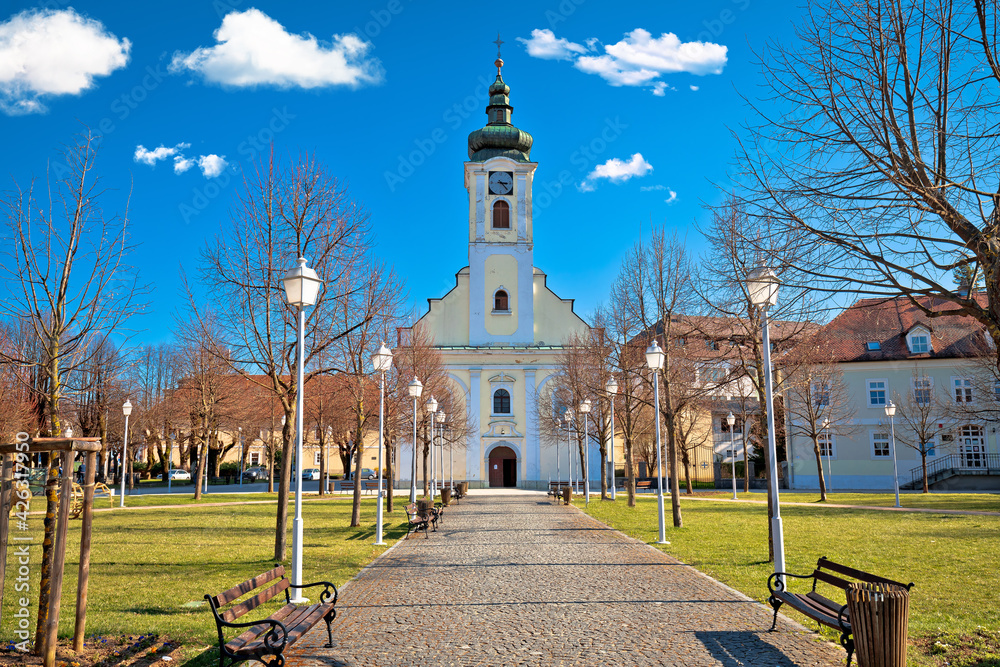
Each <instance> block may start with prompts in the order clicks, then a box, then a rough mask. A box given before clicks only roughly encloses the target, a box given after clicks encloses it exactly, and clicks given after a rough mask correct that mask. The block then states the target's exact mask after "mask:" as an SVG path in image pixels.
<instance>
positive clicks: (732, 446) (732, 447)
mask: <svg viewBox="0 0 1000 667" xmlns="http://www.w3.org/2000/svg"><path fill="white" fill-rule="evenodd" d="M726 423H727V424H729V454H730V456H729V471H730V472H731V473H732V475H731V476H732V478H733V500H738V498H737V497H736V443H735V442H733V426H736V416H735V415H734V414H733V411H732V410H730V411H729V414H728V415H726Z"/></svg>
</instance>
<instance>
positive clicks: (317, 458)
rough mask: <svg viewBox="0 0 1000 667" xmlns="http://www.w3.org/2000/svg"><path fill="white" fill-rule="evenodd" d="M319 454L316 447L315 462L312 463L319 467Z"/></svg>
mask: <svg viewBox="0 0 1000 667" xmlns="http://www.w3.org/2000/svg"><path fill="white" fill-rule="evenodd" d="M320 454H321V452H320V451H319V450H318V449H317V450H316V457H315V462H314V463H313V465H315V466H317V467H319V464H320V458H321V457H320Z"/></svg>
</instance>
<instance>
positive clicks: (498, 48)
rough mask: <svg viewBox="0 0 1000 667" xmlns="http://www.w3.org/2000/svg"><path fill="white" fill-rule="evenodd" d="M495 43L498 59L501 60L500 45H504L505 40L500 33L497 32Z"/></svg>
mask: <svg viewBox="0 0 1000 667" xmlns="http://www.w3.org/2000/svg"><path fill="white" fill-rule="evenodd" d="M493 43H494V44H496V45H497V58H499V57H500V45H501V44H503V43H504V42H503V40H502V39H500V33H499V32H497V40H496V41H495V42H493Z"/></svg>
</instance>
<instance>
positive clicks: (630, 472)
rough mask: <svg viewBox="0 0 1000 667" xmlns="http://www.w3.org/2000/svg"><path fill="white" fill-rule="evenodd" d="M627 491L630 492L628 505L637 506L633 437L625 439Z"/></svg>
mask: <svg viewBox="0 0 1000 667" xmlns="http://www.w3.org/2000/svg"><path fill="white" fill-rule="evenodd" d="M625 493H626V494H628V506H629V507H635V466H634V465H633V456H632V440H631V438H626V439H625Z"/></svg>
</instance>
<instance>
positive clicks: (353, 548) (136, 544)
mask: <svg viewBox="0 0 1000 667" xmlns="http://www.w3.org/2000/svg"><path fill="white" fill-rule="evenodd" d="M261 495H262V496H264V497H265V498H266V497H267V496H266V494H261ZM221 497H222V496H217V497H216V498H215V499H212V498H211V497H210V498H209V499H210V500H218V499H219V498H221ZM159 498H161V499H162V498H167V497H165V496H160V497H159ZM240 498H241V499H243V498H245V496H240ZM175 499H176V500H180V497H177V498H170V500H175ZM270 499H271V500H274V496H273V495H271V496H270ZM127 503H128V500H126V504H127ZM361 509H362V525H361V526H360V527H358V528H349V527H348V524H349V523H350V512H351V501H350V498H349V497H346V496H343V497H339V498H337V497H330V498H329V499H328V500H320V501H312V502H308V503H304V504H303V510H302V515H303V521H304V525H305V530H306V536H305V541H304V554H303V560H304V566H303V568H304V569H303V579H304V580H305V581H306V582H309V581H315V580H318V579H325V580H328V581H332V582H334V583H335V584H337V586H340V585H342V584H343V583H344V582H345V581H347V580H348V579H350V578H351V577H352V576H354V574H356V573H357V572H358V571H359V570H360V569H361V568H362V567H364V566H365V565H366V564H367V563H369V562H371V561H372V560H373V559H374V558H375V557H376V556H377V555H378V554H380V553H382V552H383V551H384V550H385V549H386V548H387V547H376V546H373V545H372V542H373V541H374V533H375V521H374V517H375V502H374V497H371V498H363V499H362V508H361ZM290 512H291V508H290ZM274 513H275V508H274V505H273V504H266V505H229V506H221V507H191V508H189V509H187V510H178V509H155V510H143V511H136V512H129V511H125V512H119V511H115V512H98V513H95V515H94V532H93V551H92V556H91V574H90V591H89V605H88V615H87V634H88V635H91V634H98V635H113V634H126V635H141V634H145V633H157V634H162V635H169V636H170V637H172V638H174V639H175V640H179V641H181V642H182V643H184V644H185V645H186V646H187V650H186V653H187V656H188V657H190V656H192V655H198V654H200V653H202V652H203V651H204V650H205V648H206V647H208V646H210V645H213V644H215V642H216V639H215V623H214V621H213V620H212V617H211V613H210V612H209V610H208V608H207V607H205V606H204V596H205V594H206V593H210V594H215V593H219V592H221V591H223V590H225V589H226V588H229V587H231V586H233V585H235V584H237V583H239V582H240V581H242V580H243V579H247V578H249V577H250V576H252V575H254V574H258V573H260V572H263V571H265V570H268V569H270V568H271V567H273V566H274V562H275V561H274V560H273V559H272V556H273V555H274V521H275V519H274ZM404 522H405V514H404V512H403V510H402V506H401V505H397V509H396V511H395V512H394V515H389V514H386V530H385V541H386V542H387V543H388V544H390V545H391V544H393V543H394V542H396V541H397V540H398V539H399V538H400V537H402V536H403V535H405V534H406V527H405V523H404ZM288 525H289V536H288V545H289V546H288V557H289V561H286V562H285V565H286V567H289V562H290V558H291V517H289V522H288ZM41 528H42V517H40V516H32V517H30V529H29V531H28V532H27V533H19V534H20V535H25V534H28V535H34V536H35V543H36V544H38V545H39V546H37V547H33V548H32V549H33V550H32V554H31V563H32V565H33V567H32V576H33V578H34V580H33V581H32V584H31V585H32V599H33V602H32V615H33V616H34V613H35V608H36V605H37V577H38V571H39V564H40V560H41V546H40V542H41ZM79 538H80V522H79V521H72V522H70V531H69V544H68V547H67V552H66V553H67V559H66V561H67V566H66V576H65V584H64V589H63V605H62V613H61V616H60V627H59V631H60V636H69V635H71V634H72V631H73V614H74V604H75V591H76V581H77V568H78V563H79ZM12 565H13V558H12V557H9V560H8V567H11V566H12ZM14 567H16V566H14ZM12 595H13V592H12V587H10V586H8V596H9V597H8V599H7V600H5V604H4V606H3V619H2V621H3V622H2V627H3V628H10V627H11V621H12V619H11V613H12V612H13V609H14V605H13V604H12V603H11V602H10V600H11V597H12ZM7 635H8V633H7V632H5V633H4V636H3V639H4V640H8V639H10V637H9V636H7ZM216 660H217V658H216ZM189 664H191V665H196V664H197V665H200V664H206V665H207V664H211V657H210V656H209V655H205V656H202V658H201V659H199V660H197V661H195V662H191V663H189Z"/></svg>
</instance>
